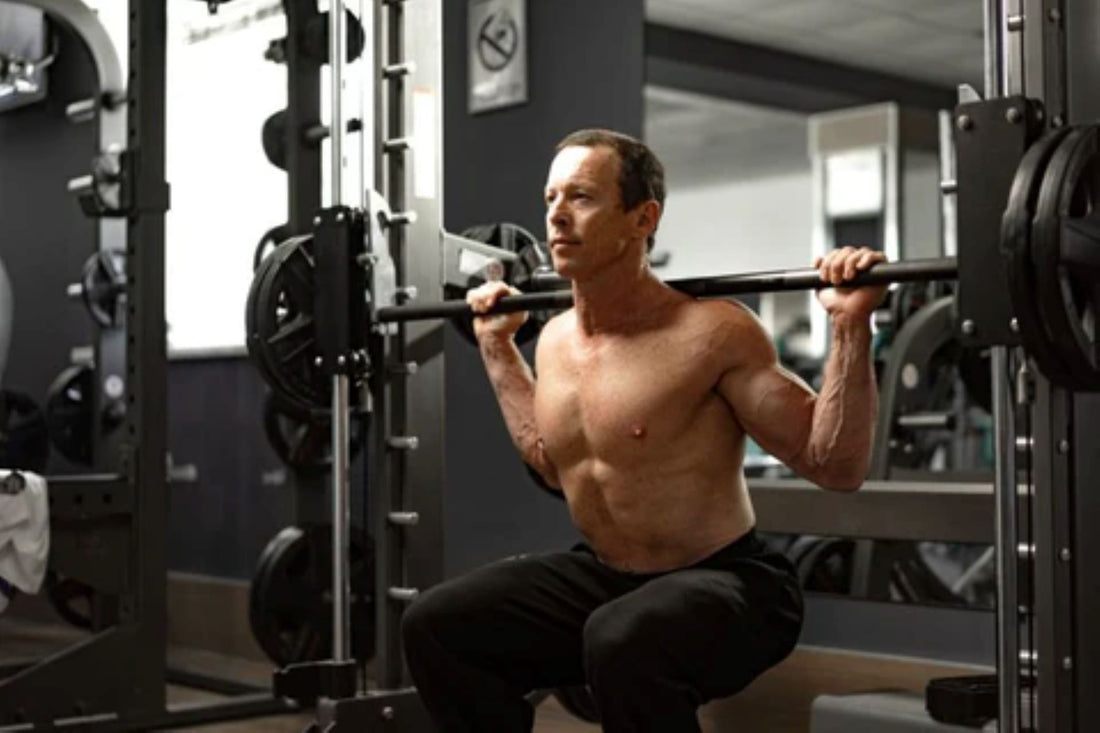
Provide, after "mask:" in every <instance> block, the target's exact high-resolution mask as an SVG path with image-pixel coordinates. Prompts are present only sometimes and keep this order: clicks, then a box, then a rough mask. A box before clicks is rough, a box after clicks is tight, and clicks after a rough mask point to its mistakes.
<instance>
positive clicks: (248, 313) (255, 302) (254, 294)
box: [245, 257, 301, 412]
mask: <svg viewBox="0 0 1100 733" xmlns="http://www.w3.org/2000/svg"><path fill="white" fill-rule="evenodd" d="M272 264H273V260H272V258H271V257H266V258H264V259H263V260H261V261H260V265H259V267H257V268H256V271H255V272H254V273H253V274H252V282H251V284H250V285H249V287H248V296H247V297H246V298H245V333H246V334H247V336H246V344H247V346H248V354H249V357H250V358H251V360H252V364H253V365H254V366H255V367H256V369H257V370H259V372H260V376H262V377H263V379H264V381H265V382H267V383H268V384H269V385H274V384H275V383H276V381H275V375H274V374H272V373H271V371H270V370H269V369H268V366H267V362H266V361H265V360H264V359H263V358H261V354H260V352H259V350H258V349H256V348H255V346H256V345H255V344H254V343H253V339H252V334H253V333H255V330H256V322H257V316H256V312H257V311H258V310H259V309H260V303H259V295H260V285H261V283H262V282H263V279H264V277H265V276H266V275H267V271H268V270H269V269H271V265H272ZM297 409H298V410H299V412H300V411H301V408H297Z"/></svg>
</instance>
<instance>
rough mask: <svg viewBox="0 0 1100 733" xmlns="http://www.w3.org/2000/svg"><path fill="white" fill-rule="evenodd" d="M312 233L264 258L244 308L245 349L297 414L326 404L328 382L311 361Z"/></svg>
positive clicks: (314, 348) (313, 336)
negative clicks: (246, 347)
mask: <svg viewBox="0 0 1100 733" xmlns="http://www.w3.org/2000/svg"><path fill="white" fill-rule="evenodd" d="M312 246H313V236H312V235H309V234H306V235H300V236H296V237H291V238H290V239H288V240H287V241H285V242H283V243H282V244H280V245H279V246H278V247H276V248H275V251H274V252H272V253H271V255H270V256H269V257H268V258H267V259H265V260H264V264H263V266H262V267H261V269H260V270H259V271H258V272H257V273H256V276H255V277H254V278H253V281H252V288H250V290H249V295H248V304H247V306H246V308H245V313H246V321H247V322H246V328H247V329H248V351H249V354H250V355H251V356H252V358H253V360H254V361H256V362H257V363H258V364H259V365H260V368H261V371H262V372H263V374H264V375H265V377H267V381H268V383H269V384H270V385H271V387H272V389H274V390H275V391H276V392H277V393H278V394H279V396H280V397H281V398H282V399H283V400H284V402H285V403H286V404H287V405H288V407H290V408H292V409H295V410H298V411H299V412H300V413H301V414H309V413H310V412H311V411H317V410H321V411H324V410H326V409H328V408H329V402H330V399H329V396H330V392H331V384H330V382H329V379H328V378H327V376H326V375H325V374H324V373H323V372H322V371H321V369H319V368H318V367H317V366H316V365H315V364H314V359H315V357H316V356H317V345H316V334H315V332H314V322H313V309H314V296H315V284H314V275H315V263H314V259H313V256H312Z"/></svg>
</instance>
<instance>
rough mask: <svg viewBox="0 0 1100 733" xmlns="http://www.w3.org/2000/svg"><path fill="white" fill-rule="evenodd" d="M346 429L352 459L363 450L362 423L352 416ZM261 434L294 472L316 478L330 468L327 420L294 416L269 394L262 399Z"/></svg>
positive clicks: (329, 431)
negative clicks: (262, 423) (348, 434)
mask: <svg viewBox="0 0 1100 733" xmlns="http://www.w3.org/2000/svg"><path fill="white" fill-rule="evenodd" d="M348 426H349V429H350V432H351V436H350V444H351V446H350V447H351V456H352V457H354V456H355V455H356V454H357V453H358V452H359V450H360V449H361V448H362V447H363V437H364V436H363V420H362V419H360V418H358V417H356V416H355V415H352V416H351V419H350V421H349V423H348ZM264 434H265V435H266V436H267V442H268V443H270V444H271V448H272V450H274V451H275V455H277V456H279V458H280V459H281V460H282V461H283V463H285V464H286V465H287V466H289V467H290V468H292V469H294V470H295V471H298V472H300V473H303V474H314V475H315V474H322V473H325V472H327V471H329V470H330V469H331V468H332V421H331V420H330V419H328V418H326V417H320V418H318V417H302V416H300V415H295V414H294V412H293V410H286V409H284V408H283V406H282V405H281V403H280V402H279V400H278V398H277V397H275V395H273V394H270V393H269V394H268V395H267V398H266V399H265V400H264Z"/></svg>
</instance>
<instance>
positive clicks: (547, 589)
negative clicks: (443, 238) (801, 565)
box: [402, 130, 885, 733]
mask: <svg viewBox="0 0 1100 733" xmlns="http://www.w3.org/2000/svg"><path fill="white" fill-rule="evenodd" d="M545 193H546V227H547V237H548V241H549V242H550V245H551V254H552V256H553V262H554V268H555V270H556V271H557V272H558V273H559V274H561V275H563V276H565V277H568V278H570V279H571V280H572V287H573V295H574V307H573V309H571V310H569V311H566V312H565V313H562V314H561V315H559V316H557V317H556V318H554V319H553V320H551V321H550V322H549V323H548V324H547V325H546V327H545V328H544V329H543V331H542V333H541V335H540V337H539V342H538V347H537V351H536V355H535V362H536V365H537V370H538V379H537V380H536V379H535V377H534V376H533V374H532V371H531V369H530V368H529V367H528V365H527V363H526V362H525V360H524V358H523V356H522V355H521V354H520V351H519V349H518V348H517V347H516V345H515V343H514V342H513V340H512V336H513V334H514V333H515V332H516V330H517V329H518V328H519V327H520V325H522V323H523V322H524V319H525V318H526V315H525V314H510V315H497V316H485V317H480V318H478V319H476V321H475V328H476V333H477V337H478V343H479V346H480V351H481V355H482V357H483V359H484V361H485V366H486V368H487V370H488V374H489V378H490V380H491V382H492V384H493V387H494V389H495V391H496V395H497V398H498V400H499V403H500V407H501V411H502V412H503V415H504V419H505V422H506V423H507V426H508V430H509V432H510V433H511V436H512V440H513V442H514V443H515V446H516V448H517V450H518V451H519V452H520V454H521V456H522V457H523V459H524V460H525V461H526V462H527V463H529V464H530V465H531V466H533V467H534V468H535V469H536V470H538V472H539V473H540V474H541V475H542V476H543V477H544V478H545V480H546V482H547V483H548V484H549V485H551V486H553V487H557V488H560V489H561V491H562V492H564V495H565V500H566V502H567V503H568V505H569V512H570V514H571V516H572V518H573V521H574V522H575V523H576V526H577V528H578V529H579V530H580V533H581V535H582V536H583V537H584V539H585V541H586V542H585V543H584V544H581V545H578V546H577V547H576V548H574V549H573V550H572V551H570V552H558V553H549V554H539V555H524V556H519V557H514V558H508V559H506V560H502V561H499V562H496V563H493V564H490V565H488V566H487V567H484V568H480V569H478V570H475V571H473V572H471V573H469V574H467V575H465V576H463V577H461V578H458V579H454V580H450V581H447V582H444V583H441V584H439V585H437V586H435V587H434V588H432V589H430V590H428V591H427V592H426V593H424V594H423V595H422V596H421V597H420V598H419V599H418V600H417V601H416V602H415V603H413V604H412V606H411V607H410V608H409V609H408V611H407V613H406V614H405V616H404V621H403V625H402V626H403V635H404V641H405V651H406V658H407V661H408V665H409V669H410V672H411V674H412V677H413V680H414V681H415V683H416V685H417V687H418V689H419V691H420V694H421V698H422V700H423V701H424V704H425V705H426V707H427V709H428V711H429V712H430V714H431V716H432V718H433V720H434V721H435V722H436V724H437V725H438V726H439V728H440V729H441V730H443V731H447V732H448V733H450V732H452V731H453V732H456V733H457V732H458V731H469V732H471V733H489V732H492V733H498V732H499V733H506V732H511V731H529V730H531V727H532V724H533V718H534V712H533V709H532V707H531V705H530V704H529V703H528V702H527V701H526V700H525V698H524V695H525V693H527V692H529V691H530V690H533V689H537V688H550V687H557V686H563V685H579V684H585V683H587V684H588V686H589V687H590V689H591V692H592V696H593V698H594V701H595V702H596V705H597V707H598V708H599V711H600V715H601V719H602V724H603V727H604V730H606V731H612V732H618V731H635V732H637V731H660V733H678V732H679V731H698V730H699V725H698V722H697V716H696V710H697V708H698V706H699V705H701V704H702V703H704V702H706V701H707V700H711V699H714V698H718V697H725V696H728V695H731V694H733V693H735V692H737V691H738V690H740V689H742V688H744V687H745V686H746V685H747V684H749V682H751V681H752V680H753V679H754V678H755V677H756V676H757V675H759V674H760V673H761V672H763V671H764V670H765V669H767V668H768V667H770V666H772V665H774V664H776V663H777V662H779V661H780V660H782V659H783V658H784V657H786V656H787V655H788V654H789V653H790V651H791V650H792V649H793V648H794V646H795V644H796V642H797V640H798V635H799V632H800V630H801V624H802V598H801V594H800V590H799V587H798V583H797V580H796V578H795V576H794V573H793V568H792V567H791V565H790V564H789V562H788V561H787V560H786V559H785V558H784V557H783V556H781V555H779V554H776V553H772V552H769V551H768V550H767V548H766V547H765V546H764V545H763V543H762V542H761V541H760V540H759V539H758V538H757V537H756V536H755V535H754V532H753V526H754V524H755V517H754V515H753V509H752V505H751V502H750V498H749V494H748V491H747V490H746V488H745V480H744V477H743V474H742V471H741V465H742V459H743V456H744V450H745V436H746V435H749V436H751V437H752V438H753V439H754V440H755V441H756V442H757V443H759V444H760V446H761V447H762V448H763V449H764V450H766V451H767V452H769V453H770V454H772V455H773V456H775V457H777V458H779V459H780V460H782V461H783V462H784V463H786V464H787V465H788V466H789V467H791V468H792V469H793V470H794V471H796V472H798V473H799V474H800V475H802V476H803V477H805V478H807V479H808V480H810V481H813V482H814V483H816V484H818V485H820V486H821V487H823V488H825V489H831V490H836V491H852V490H855V489H857V488H858V487H859V485H860V483H861V482H862V480H863V477H864V475H865V472H866V470H867V465H868V461H869V454H870V447H871V430H872V426H873V425H874V422H875V411H876V407H877V393H876V389H875V382H874V376H873V372H872V367H871V354H870V342H871V329H870V314H871V312H872V310H874V308H875V307H876V306H878V305H879V304H880V303H881V301H882V299H883V297H884V295H885V290H884V289H883V288H863V289H857V290H843V289H828V290H823V291H821V294H820V296H819V298H820V300H821V302H822V304H823V305H824V307H825V308H826V309H827V310H828V312H829V314H830V317H831V321H832V334H833V338H832V349H831V351H830V353H829V357H828V362H827V365H826V369H825V381H824V384H823V385H822V389H821V394H820V395H815V394H814V393H813V392H812V391H811V390H810V389H809V388H808V387H807V386H806V385H805V384H803V383H802V382H800V381H799V380H798V379H797V378H795V377H794V376H792V375H791V374H790V373H788V372H787V371H786V370H784V369H783V368H782V367H781V366H780V365H779V364H778V363H777V360H776V352H775V349H774V348H773V346H772V344H771V341H770V340H769V338H768V336H767V334H766V333H765V332H764V330H763V329H762V328H761V326H760V324H759V322H758V321H757V320H756V318H755V317H754V316H753V314H752V313H751V312H750V311H748V310H747V309H745V308H743V307H741V306H740V305H738V304H736V303H731V302H728V301H718V300H715V301H699V300H695V299H693V298H690V297H688V296H686V295H683V294H681V293H678V292H676V291H674V290H672V289H670V288H668V287H667V286H665V285H664V284H663V283H662V282H661V281H660V280H659V279H657V278H656V277H655V276H654V275H653V273H652V272H651V271H650V269H649V267H648V265H647V257H646V255H647V251H648V250H649V249H650V248H651V247H652V243H653V234H654V231H655V230H656V228H657V224H658V221H659V219H660V216H661V209H662V206H663V204H664V193H665V188H664V173H663V169H662V166H661V164H660V162H659V161H658V160H657V159H656V157H655V156H654V155H653V153H652V152H651V151H650V150H649V149H648V148H646V147H645V145H643V144H642V143H640V142H638V141H636V140H633V139H632V138H628V137H626V136H623V135H619V134H616V133H612V132H608V131H603V130H582V131H579V132H576V133H573V134H572V135H570V136H568V137H567V138H565V140H563V141H562V142H561V143H560V145H559V147H558V153H557V156H556V157H555V158H554V161H553V163H552V165H551V167H550V173H549V178H548V180H547V183H546V192H545ZM729 239H730V241H731V242H734V241H736V232H731V233H730V236H729ZM753 244H754V243H745V246H753ZM756 246H760V245H759V243H756ZM883 259H884V258H883V256H882V255H881V254H879V253H877V252H873V251H871V250H868V249H858V250H856V249H852V248H847V247H846V248H844V249H841V250H837V251H835V252H833V253H831V254H830V255H829V256H828V257H825V258H824V259H821V260H819V261H818V262H817V263H816V265H815V266H816V267H818V268H819V269H820V272H821V277H822V279H823V280H824V281H825V282H827V283H831V284H837V283H840V282H842V281H843V280H845V279H848V278H851V277H852V276H853V275H855V273H856V272H858V271H860V270H863V269H866V268H868V267H870V266H871V265H873V264H874V263H876V262H880V261H882V260H883ZM511 292H515V291H511V290H509V289H508V288H507V287H506V286H505V285H502V284H500V283H490V284H487V285H484V286H482V287H480V288H478V289H476V290H473V291H471V292H470V293H469V295H468V298H467V299H468V301H469V302H470V303H471V305H472V306H473V307H474V310H475V311H476V312H484V311H485V310H487V309H488V308H489V307H490V306H491V305H492V304H493V303H495V302H496V301H497V300H498V299H499V298H500V297H502V296H506V295H508V294H509V293H511Z"/></svg>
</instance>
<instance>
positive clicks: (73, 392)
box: [46, 364, 96, 466]
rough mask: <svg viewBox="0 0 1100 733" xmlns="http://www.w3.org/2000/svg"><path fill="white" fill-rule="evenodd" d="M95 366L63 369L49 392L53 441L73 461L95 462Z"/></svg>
mask: <svg viewBox="0 0 1100 733" xmlns="http://www.w3.org/2000/svg"><path fill="white" fill-rule="evenodd" d="M95 386H96V384H95V369H93V368H92V367H90V366H88V365H87V364H77V365H74V366H70V367H68V368H66V369H65V370H63V371H62V372H61V374H59V375H58V376H57V378H56V379H54V380H53V384H51V385H50V389H49V390H48V391H47V392H46V425H47V427H48V428H49V433H50V442H51V443H53V447H54V448H56V449H57V451H58V452H59V453H60V454H61V455H63V456H65V458H67V459H68V460H70V461H72V462H73V463H80V464H83V465H85V466H90V465H92V440H93V433H94V430H95V412H94V402H95V400H94V399H93V397H94V390H95Z"/></svg>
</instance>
